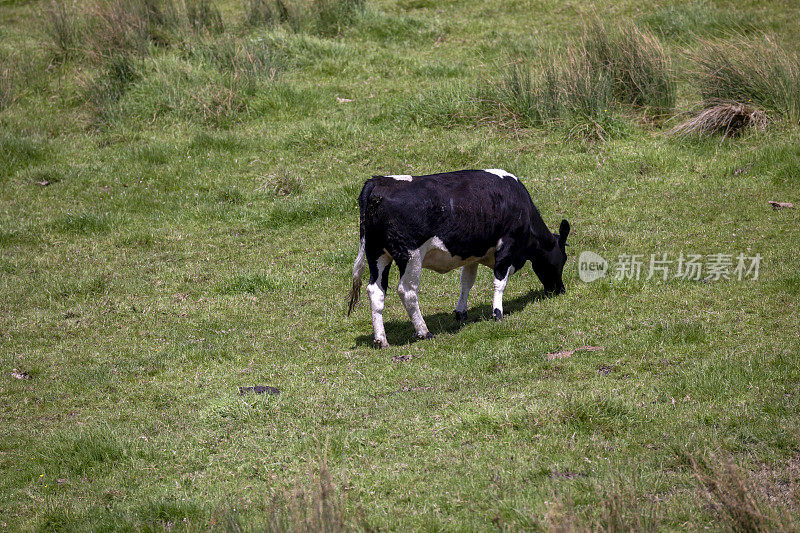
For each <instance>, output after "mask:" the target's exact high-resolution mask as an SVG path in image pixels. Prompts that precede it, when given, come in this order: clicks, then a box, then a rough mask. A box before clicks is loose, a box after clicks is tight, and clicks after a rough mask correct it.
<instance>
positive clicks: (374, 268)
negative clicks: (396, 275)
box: [367, 253, 392, 348]
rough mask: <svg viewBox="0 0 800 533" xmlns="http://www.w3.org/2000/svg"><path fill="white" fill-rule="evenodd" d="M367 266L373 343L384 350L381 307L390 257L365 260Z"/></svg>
mask: <svg viewBox="0 0 800 533" xmlns="http://www.w3.org/2000/svg"><path fill="white" fill-rule="evenodd" d="M367 264H368V265H369V285H367V292H368V293H369V303H370V308H371V310H372V329H373V330H374V333H375V337H374V341H373V342H374V343H375V346H376V347H378V348H386V347H387V346H389V343H388V342H387V340H386V330H384V329H383V305H384V302H385V301H386V288H387V287H388V283H389V267H390V266H391V264H392V257H391V256H390V255H389V254H386V253H384V254H383V255H381V256H380V257H378V258H377V259H375V258H367Z"/></svg>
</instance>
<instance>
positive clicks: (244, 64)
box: [191, 38, 282, 89]
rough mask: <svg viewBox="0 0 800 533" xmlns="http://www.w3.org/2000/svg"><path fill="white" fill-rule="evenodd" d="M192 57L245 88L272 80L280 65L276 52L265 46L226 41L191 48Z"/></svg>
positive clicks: (249, 42)
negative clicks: (226, 75) (228, 76)
mask: <svg viewBox="0 0 800 533" xmlns="http://www.w3.org/2000/svg"><path fill="white" fill-rule="evenodd" d="M191 57H192V58H197V59H200V60H201V61H203V62H206V63H208V64H210V65H212V66H213V67H214V68H216V69H217V70H218V71H219V72H221V73H227V74H229V75H230V76H231V77H232V78H233V79H234V80H235V81H238V82H239V83H240V85H242V86H243V87H246V88H247V89H253V88H255V86H256V85H257V83H258V82H261V81H271V80H273V79H274V78H275V76H276V74H277V72H278V70H280V67H281V66H282V62H281V61H280V60H279V58H278V57H277V54H276V52H275V50H274V49H273V48H271V47H270V46H268V45H266V44H265V43H262V42H257V41H256V42H253V41H239V40H234V39H227V38H226V39H222V40H219V41H217V42H214V43H210V44H207V45H204V46H200V47H196V48H194V49H192V53H191Z"/></svg>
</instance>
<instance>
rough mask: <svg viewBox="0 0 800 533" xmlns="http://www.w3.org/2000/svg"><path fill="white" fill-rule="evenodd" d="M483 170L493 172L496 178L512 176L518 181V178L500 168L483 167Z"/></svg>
mask: <svg viewBox="0 0 800 533" xmlns="http://www.w3.org/2000/svg"><path fill="white" fill-rule="evenodd" d="M483 171H484V172H488V173H489V174H494V175H495V176H497V177H498V178H514V179H515V180H517V181H519V179H518V178H517V177H516V176H515V175H514V174H512V173H511V172H508V171H506V170H503V169H502V168H485V169H483Z"/></svg>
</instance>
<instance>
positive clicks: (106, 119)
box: [84, 52, 141, 127]
mask: <svg viewBox="0 0 800 533" xmlns="http://www.w3.org/2000/svg"><path fill="white" fill-rule="evenodd" d="M140 76H141V75H140V74H139V70H138V69H137V65H136V62H135V58H134V57H133V56H131V54H128V53H124V52H118V53H117V54H115V55H114V56H112V57H110V58H108V60H107V62H106V64H105V66H104V67H103V69H102V71H101V72H100V73H99V74H98V75H97V76H95V77H94V78H91V79H89V80H88V81H86V82H85V83H84V97H85V99H86V102H87V103H88V105H89V107H90V109H91V111H92V114H93V119H94V122H93V126H95V127H98V126H102V125H107V124H109V123H110V122H111V121H112V120H113V118H114V117H115V115H116V107H117V103H118V102H119V100H120V99H121V98H122V96H123V95H124V94H125V93H126V92H127V91H128V89H129V87H130V86H131V85H132V84H133V83H135V82H136V81H137V80H138V79H139V78H140Z"/></svg>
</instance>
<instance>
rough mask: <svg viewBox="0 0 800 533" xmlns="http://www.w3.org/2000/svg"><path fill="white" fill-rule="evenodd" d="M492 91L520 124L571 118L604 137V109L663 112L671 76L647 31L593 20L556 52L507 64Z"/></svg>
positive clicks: (669, 102)
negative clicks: (534, 62) (496, 91)
mask: <svg viewBox="0 0 800 533" xmlns="http://www.w3.org/2000/svg"><path fill="white" fill-rule="evenodd" d="M534 71H535V72H536V74H535V75H534V74H533V72H534ZM498 96H499V101H500V104H501V107H503V108H504V110H505V111H509V112H511V114H512V115H514V116H515V117H517V118H518V119H520V120H521V121H522V122H523V123H527V124H530V125H534V126H541V125H545V124H548V123H552V122H560V121H570V122H574V121H575V119H576V118H577V119H579V121H578V122H579V123H578V126H579V128H588V130H593V131H594V132H595V134H596V136H597V137H599V138H604V137H605V133H608V131H607V127H606V126H609V125H611V122H610V120H609V119H610V116H611V112H610V111H609V110H620V109H621V110H629V111H634V112H643V113H644V114H645V115H646V116H648V117H651V118H652V117H661V116H665V115H667V114H668V113H669V111H670V110H671V109H672V108H673V107H674V104H675V81H674V79H673V74H672V70H671V68H670V62H669V59H668V58H667V55H666V53H665V52H664V49H663V48H662V46H661V44H660V43H659V42H658V39H656V38H655V37H654V36H653V35H652V34H651V33H649V32H646V31H644V30H639V29H637V28H635V27H633V26H630V25H616V26H613V27H607V26H604V25H602V24H601V23H599V22H596V23H593V24H592V25H590V26H588V27H587V29H586V31H585V32H584V34H583V36H582V37H581V38H579V39H578V40H576V41H574V42H572V43H571V44H569V45H568V46H567V48H566V50H564V51H563V52H562V53H560V54H557V53H555V52H554V51H552V50H551V51H548V52H547V53H545V60H544V61H543V62H542V64H538V65H531V64H529V63H520V62H515V63H513V64H512V65H511V67H510V68H509V69H507V71H506V72H505V74H504V76H503V78H502V81H501V83H500V88H499V95H498Z"/></svg>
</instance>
